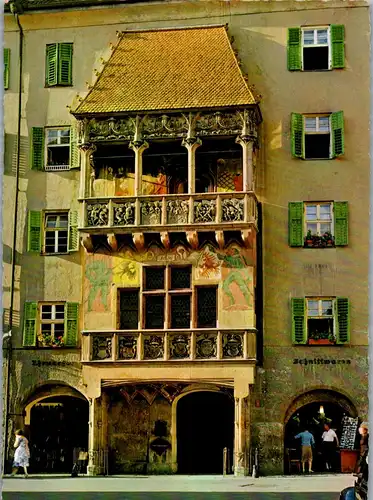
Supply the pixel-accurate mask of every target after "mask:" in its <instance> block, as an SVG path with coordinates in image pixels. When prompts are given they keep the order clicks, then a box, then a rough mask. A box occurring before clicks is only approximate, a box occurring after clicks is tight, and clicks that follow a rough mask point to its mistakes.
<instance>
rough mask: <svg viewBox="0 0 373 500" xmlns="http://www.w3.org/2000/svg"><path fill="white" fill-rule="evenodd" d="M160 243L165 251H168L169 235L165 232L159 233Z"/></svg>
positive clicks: (169, 245) (169, 244)
mask: <svg viewBox="0 0 373 500" xmlns="http://www.w3.org/2000/svg"><path fill="white" fill-rule="evenodd" d="M161 242H162V245H163V246H164V247H165V248H166V250H169V249H170V248H171V242H170V235H169V233H168V232H167V231H165V232H161Z"/></svg>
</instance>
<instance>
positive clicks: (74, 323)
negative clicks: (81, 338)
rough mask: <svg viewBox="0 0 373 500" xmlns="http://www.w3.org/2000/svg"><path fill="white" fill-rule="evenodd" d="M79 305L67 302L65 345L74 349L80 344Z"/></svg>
mask: <svg viewBox="0 0 373 500" xmlns="http://www.w3.org/2000/svg"><path fill="white" fill-rule="evenodd" d="M78 322H79V304H78V303H77V302H67V303H66V306H65V345H66V346H70V347H74V346H76V345H77V343H78Z"/></svg>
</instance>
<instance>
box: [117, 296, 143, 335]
mask: <svg viewBox="0 0 373 500" xmlns="http://www.w3.org/2000/svg"><path fill="white" fill-rule="evenodd" d="M138 327H139V292H138V291H137V290H121V291H120V329H121V330H131V329H134V330H137V329H138Z"/></svg>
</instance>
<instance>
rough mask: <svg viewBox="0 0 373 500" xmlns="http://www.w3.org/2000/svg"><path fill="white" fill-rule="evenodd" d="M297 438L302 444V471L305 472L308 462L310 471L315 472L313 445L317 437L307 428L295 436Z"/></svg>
mask: <svg viewBox="0 0 373 500" xmlns="http://www.w3.org/2000/svg"><path fill="white" fill-rule="evenodd" d="M295 439H300V440H301V445H302V457H301V462H302V471H303V472H305V465H306V462H308V472H313V470H312V458H313V457H312V447H313V446H315V439H314V437H313V435H312V434H311V433H310V432H309V431H308V430H307V429H305V430H304V431H303V432H300V433H299V434H297V435H296V436H295Z"/></svg>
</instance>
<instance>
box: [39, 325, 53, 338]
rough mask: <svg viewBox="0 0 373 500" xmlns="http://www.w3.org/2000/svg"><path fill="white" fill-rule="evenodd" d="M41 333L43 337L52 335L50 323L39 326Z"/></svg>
mask: <svg viewBox="0 0 373 500" xmlns="http://www.w3.org/2000/svg"><path fill="white" fill-rule="evenodd" d="M41 333H42V335H43V337H44V336H46V335H50V334H51V333H52V324H51V323H42V324H41Z"/></svg>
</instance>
